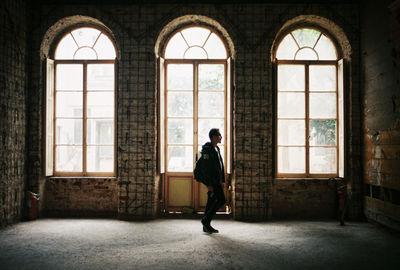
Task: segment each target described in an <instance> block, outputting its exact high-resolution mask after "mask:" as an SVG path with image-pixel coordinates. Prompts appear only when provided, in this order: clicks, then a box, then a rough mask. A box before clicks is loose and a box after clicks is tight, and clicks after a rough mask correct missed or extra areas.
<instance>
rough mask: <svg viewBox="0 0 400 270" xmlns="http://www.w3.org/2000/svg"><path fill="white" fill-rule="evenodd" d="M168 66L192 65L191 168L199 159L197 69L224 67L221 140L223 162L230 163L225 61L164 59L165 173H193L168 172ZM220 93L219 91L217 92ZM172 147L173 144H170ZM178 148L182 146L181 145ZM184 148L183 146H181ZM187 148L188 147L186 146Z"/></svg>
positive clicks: (185, 173) (183, 173)
mask: <svg viewBox="0 0 400 270" xmlns="http://www.w3.org/2000/svg"><path fill="white" fill-rule="evenodd" d="M169 64H192V65H193V117H192V119H193V147H194V149H193V166H194V164H195V162H196V158H199V157H198V156H197V153H198V145H199V143H198V121H199V116H198V95H199V90H198V67H199V65H201V64H220V65H224V90H223V91H224V134H225V136H224V138H223V144H224V162H225V163H227V162H230V161H228V160H227V154H228V153H227V148H228V147H229V146H228V145H227V140H228V132H230V131H229V130H227V129H228V125H227V121H228V120H227V114H228V113H229V112H227V104H228V102H230V101H229V100H227V91H228V89H227V66H228V65H227V59H223V60H220V59H165V60H164V65H165V68H164V72H165V80H164V93H163V94H164V102H165V106H164V121H165V123H164V138H165V144H164V154H165V158H164V162H165V163H164V166H165V167H164V168H165V173H167V174H168V175H169V174H173V175H187V174H192V173H193V172H192V171H190V172H173V171H172V172H171V171H169V170H168V146H169V145H171V144H169V143H168V132H167V131H168V125H167V121H168V119H169V117H168V106H167V103H168V97H167V95H168V91H169V90H168V88H167V82H168V68H167V66H168V65H169ZM218 92H221V91H218ZM172 145H174V144H172ZM179 146H182V145H181V144H180V145H179ZM183 146H184V145H183ZM188 146H189V145H188ZM224 169H225V174H226V170H227V166H224Z"/></svg>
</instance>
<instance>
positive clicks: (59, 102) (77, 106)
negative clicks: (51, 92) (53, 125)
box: [56, 92, 83, 117]
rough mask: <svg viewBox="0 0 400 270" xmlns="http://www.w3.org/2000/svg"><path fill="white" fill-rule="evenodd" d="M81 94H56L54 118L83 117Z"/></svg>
mask: <svg viewBox="0 0 400 270" xmlns="http://www.w3.org/2000/svg"><path fill="white" fill-rule="evenodd" d="M82 103H83V97H82V92H57V93H56V116H57V117H83V114H82V110H83V107H82Z"/></svg>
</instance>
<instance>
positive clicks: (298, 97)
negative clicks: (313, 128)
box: [278, 92, 306, 119]
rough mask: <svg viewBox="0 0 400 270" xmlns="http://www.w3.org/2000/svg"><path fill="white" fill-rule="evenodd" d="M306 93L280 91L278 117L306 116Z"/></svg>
mask: <svg viewBox="0 0 400 270" xmlns="http://www.w3.org/2000/svg"><path fill="white" fill-rule="evenodd" d="M305 110H306V108H305V95H304V93H284V92H279V93H278V118H303V119H304V118H305Z"/></svg>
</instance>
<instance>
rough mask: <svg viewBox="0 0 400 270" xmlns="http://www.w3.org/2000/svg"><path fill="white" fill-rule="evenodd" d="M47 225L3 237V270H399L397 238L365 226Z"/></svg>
mask: <svg viewBox="0 0 400 270" xmlns="http://www.w3.org/2000/svg"><path fill="white" fill-rule="evenodd" d="M213 225H214V227H216V228H218V229H220V233H219V234H212V235H208V234H205V233H203V232H202V231H201V226H200V222H199V221H197V220H184V219H179V220H174V219H159V220H154V221H147V222H125V221H119V220H104V219H93V220H90V219H43V220H38V221H33V222H25V223H19V224H17V225H14V226H11V227H8V228H6V229H3V230H0V269H2V270H6V269H18V270H19V269H52V270H54V269H190V270H196V269H323V270H326V269H340V270H343V269H385V270H386V269H400V236H399V234H397V233H391V232H388V231H386V230H383V229H381V228H377V227H375V226H373V225H371V224H368V223H348V225H347V226H345V227H341V226H339V225H338V224H337V222H334V221H332V222H328V221H325V222H302V221H294V222H290V221H284V222H265V223H244V222H237V221H230V220H216V221H214V223H213Z"/></svg>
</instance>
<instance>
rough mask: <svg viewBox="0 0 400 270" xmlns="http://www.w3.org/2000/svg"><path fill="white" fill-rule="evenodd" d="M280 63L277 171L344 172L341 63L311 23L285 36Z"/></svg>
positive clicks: (317, 174) (288, 174)
mask: <svg viewBox="0 0 400 270" xmlns="http://www.w3.org/2000/svg"><path fill="white" fill-rule="evenodd" d="M276 62H277V95H276V97H277V112H276V115H277V124H276V127H277V136H276V138H277V140H276V144H277V147H276V152H277V153H276V154H277V159H276V160H277V166H276V170H277V176H278V177H337V176H342V175H343V152H344V148H343V144H344V139H343V134H344V125H343V121H344V118H343V63H342V61H339V60H338V53H337V50H336V47H335V45H334V43H333V42H332V40H331V38H330V37H328V36H327V35H326V34H324V33H323V32H321V31H319V30H317V29H313V28H300V29H296V30H294V31H291V32H289V33H288V34H287V35H286V36H284V37H283V39H282V40H281V42H280V43H279V45H278V48H277V51H276Z"/></svg>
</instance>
